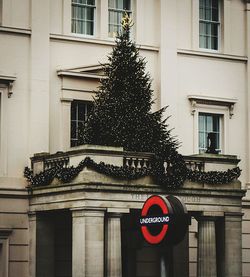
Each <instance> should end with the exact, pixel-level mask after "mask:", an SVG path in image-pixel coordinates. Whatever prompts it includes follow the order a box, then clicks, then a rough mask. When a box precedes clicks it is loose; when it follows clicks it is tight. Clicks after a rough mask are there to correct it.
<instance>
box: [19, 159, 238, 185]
mask: <svg viewBox="0 0 250 277" xmlns="http://www.w3.org/2000/svg"><path fill="white" fill-rule="evenodd" d="M84 167H89V168H91V169H94V170H95V171H97V172H99V173H102V174H105V175H108V176H112V177H115V178H120V179H129V180H133V179H138V178H140V177H144V176H152V177H153V178H155V180H156V182H157V183H159V184H161V185H164V186H165V187H168V188H177V187H179V186H180V185H181V184H182V183H183V181H185V179H187V180H190V181H192V182H198V183H207V184H223V183H230V182H232V181H233V180H235V179H237V178H238V177H239V176H240V173H241V170H240V169H239V167H236V168H233V169H229V170H227V171H209V172H200V171H192V170H190V169H187V168H186V167H185V168H184V167H183V168H178V169H177V167H171V168H170V169H169V170H167V171H166V172H165V171H164V168H163V166H162V165H160V164H157V163H156V162H154V163H153V165H152V168H146V167H143V168H135V167H129V166H121V167H119V166H114V165H110V164H105V163H104V162H100V163H99V164H98V163H96V162H94V161H93V160H92V159H91V158H89V157H87V158H85V159H84V160H83V161H81V162H80V163H79V165H78V166H76V167H74V166H71V167H67V168H65V167H62V166H59V165H58V166H55V167H52V168H50V169H47V170H44V171H42V172H40V173H39V174H36V175H35V176H33V171H32V170H31V169H30V168H28V167H26V168H25V170H24V176H25V178H26V179H27V180H28V182H29V183H30V185H31V186H47V185H49V184H50V183H51V182H52V181H53V179H54V178H57V179H58V180H60V181H61V182H63V183H68V182H71V181H72V180H73V179H74V178H75V177H76V176H77V175H78V174H79V173H80V172H81V171H82V170H83V168H84Z"/></svg>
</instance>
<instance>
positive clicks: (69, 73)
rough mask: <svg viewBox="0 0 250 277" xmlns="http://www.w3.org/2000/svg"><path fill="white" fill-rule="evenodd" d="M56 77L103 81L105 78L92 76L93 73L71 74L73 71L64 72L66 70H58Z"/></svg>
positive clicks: (96, 75)
mask: <svg viewBox="0 0 250 277" xmlns="http://www.w3.org/2000/svg"><path fill="white" fill-rule="evenodd" d="M57 75H58V76H63V77H66V76H67V77H77V78H90V79H98V80H99V79H105V78H106V76H104V75H98V74H93V73H85V72H84V73H83V72H73V71H69V70H68V71H66V70H59V71H58V72H57Z"/></svg>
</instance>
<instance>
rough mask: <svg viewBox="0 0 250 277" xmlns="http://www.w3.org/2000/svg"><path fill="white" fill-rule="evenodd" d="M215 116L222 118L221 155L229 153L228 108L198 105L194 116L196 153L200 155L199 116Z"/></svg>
mask: <svg viewBox="0 0 250 277" xmlns="http://www.w3.org/2000/svg"><path fill="white" fill-rule="evenodd" d="M200 113H205V114H215V115H219V116H221V119H222V120H221V126H220V127H221V135H220V136H221V137H220V139H221V140H220V150H221V151H220V153H219V154H226V153H228V143H227V141H228V120H229V114H228V107H225V106H216V105H206V104H197V110H196V112H195V114H194V153H195V154H199V153H200V151H199V114H200Z"/></svg>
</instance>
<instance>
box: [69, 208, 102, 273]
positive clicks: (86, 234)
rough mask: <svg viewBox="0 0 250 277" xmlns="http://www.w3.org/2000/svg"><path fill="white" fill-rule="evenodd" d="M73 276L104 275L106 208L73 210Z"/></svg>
mask: <svg viewBox="0 0 250 277" xmlns="http://www.w3.org/2000/svg"><path fill="white" fill-rule="evenodd" d="M72 224H73V226H72V248H73V249H72V273H73V277H99V276H104V210H92V209H80V210H78V209H75V210H72Z"/></svg>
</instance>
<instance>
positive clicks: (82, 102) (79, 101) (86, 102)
mask: <svg viewBox="0 0 250 277" xmlns="http://www.w3.org/2000/svg"><path fill="white" fill-rule="evenodd" d="M74 103H76V104H78V103H81V104H85V105H86V107H87V108H86V111H85V112H84V113H86V114H85V115H84V116H86V120H87V117H88V115H87V114H88V111H89V107H90V106H91V105H92V107H93V102H92V101H87V100H80V99H73V101H71V105H70V147H71V148H72V147H77V146H79V145H78V144H77V143H76V145H73V143H72V141H76V142H77V141H78V140H79V138H76V139H72V121H74V122H76V123H77V124H79V122H81V123H84V122H85V121H86V120H85V121H83V120H78V118H77V117H78V111H77V112H76V115H77V116H76V119H74V120H72V105H73V104H74ZM77 109H78V108H77ZM75 132H76V135H77V131H75Z"/></svg>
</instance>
